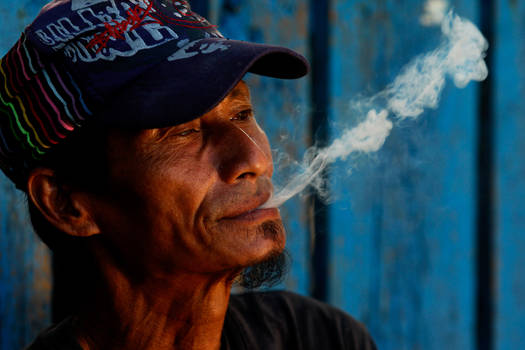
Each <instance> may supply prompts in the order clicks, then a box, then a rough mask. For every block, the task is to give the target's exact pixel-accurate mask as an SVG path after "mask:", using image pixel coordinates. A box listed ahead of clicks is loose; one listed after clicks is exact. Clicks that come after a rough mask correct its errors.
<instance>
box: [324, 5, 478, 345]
mask: <svg viewBox="0 0 525 350" xmlns="http://www.w3.org/2000/svg"><path fill="white" fill-rule="evenodd" d="M452 5H453V7H454V8H455V9H456V11H457V13H458V14H460V15H461V16H464V17H467V18H470V19H474V20H476V15H477V10H478V9H477V2H476V1H470V0H462V1H453V2H452ZM422 13H423V2H422V1H410V0H405V1H384V0H381V1H380V0H375V1H363V0H352V1H343V0H340V1H335V0H334V2H333V7H332V14H331V19H332V21H333V23H332V26H331V30H332V38H331V40H332V51H331V56H332V59H331V80H332V83H331V91H332V107H333V110H332V113H331V115H330V119H331V122H332V123H333V125H334V126H335V127H334V128H332V133H333V134H337V133H339V132H341V131H342V129H343V127H344V126H347V125H355V123H356V122H357V121H358V120H359V117H362V116H356V115H352V114H349V112H348V111H349V110H348V103H349V100H350V99H351V98H353V97H355V96H356V95H357V94H358V93H364V94H368V93H372V92H377V91H379V90H381V89H382V88H384V87H385V85H386V84H388V83H389V82H391V81H392V80H393V78H394V77H395V75H396V74H397V73H399V70H400V68H401V67H402V66H403V65H404V64H406V63H408V61H409V60H410V59H411V58H413V57H414V56H415V55H416V54H419V53H423V52H425V51H427V50H428V49H431V48H433V47H436V46H437V44H438V43H439V40H438V38H439V35H440V31H439V29H438V28H429V27H422V26H421V25H420V23H419V19H420V17H421V14H422ZM476 122H477V86H475V85H472V84H471V85H470V86H469V87H468V88H466V89H464V90H458V89H456V88H455V87H452V86H450V82H449V85H448V87H447V88H446V89H445V91H444V94H443V96H442V100H441V103H440V106H439V108H437V109H436V110H432V111H428V112H426V113H425V114H424V115H423V116H422V117H421V118H420V119H418V120H416V121H412V120H408V121H404V122H402V123H399V124H398V125H396V127H395V128H394V130H393V132H392V134H391V135H390V137H389V138H388V139H387V142H386V144H385V146H384V148H383V149H382V150H381V151H379V152H378V153H377V154H375V155H372V156H370V157H360V158H358V159H357V160H354V161H353V164H354V167H353V168H352V169H349V168H348V167H349V165H348V163H346V164H338V165H336V166H335V167H334V168H333V169H332V171H331V174H332V181H333V185H332V190H333V193H335V198H334V202H333V203H332V204H331V206H330V214H329V217H330V227H331V234H332V239H331V245H330V247H331V276H330V280H331V281H332V282H331V283H332V284H331V285H330V291H331V292H330V301H331V302H332V303H334V304H335V305H338V306H340V307H342V308H343V309H345V310H347V311H348V312H350V313H351V314H352V315H354V316H355V317H356V318H358V319H360V320H361V321H363V322H364V323H365V324H366V325H367V326H368V328H369V329H370V331H371V334H372V336H373V337H374V339H375V340H376V342H377V344H378V347H379V348H380V349H443V348H446V349H471V348H473V346H474V339H475V338H474V337H475V335H474V315H475V310H474V302H473V298H474V296H475V290H474V286H475V261H474V259H475V256H474V253H475V251H474V243H475V219H476V216H475V214H476V206H475V198H476V187H475V180H476V133H477V129H476V125H477V124H476ZM349 170H352V174H351V175H350V174H349Z"/></svg>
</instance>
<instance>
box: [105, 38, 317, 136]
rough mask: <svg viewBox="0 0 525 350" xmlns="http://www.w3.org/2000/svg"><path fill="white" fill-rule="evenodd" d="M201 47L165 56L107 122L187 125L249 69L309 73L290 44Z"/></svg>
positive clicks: (123, 95)
mask: <svg viewBox="0 0 525 350" xmlns="http://www.w3.org/2000/svg"><path fill="white" fill-rule="evenodd" d="M193 45H195V44H193ZM197 45H198V47H200V48H201V50H200V53H198V54H194V55H193V56H191V57H186V58H181V56H184V52H183V55H179V56H173V57H175V60H173V61H169V60H168V59H164V60H162V62H160V63H159V64H157V65H156V66H154V67H153V68H152V69H150V70H148V71H146V72H145V73H142V74H141V75H140V76H139V77H138V78H137V79H136V80H134V81H133V83H131V84H130V85H129V86H127V87H126V88H125V89H122V90H120V91H121V92H119V94H118V95H116V96H114V98H113V100H112V101H111V106H109V108H108V109H107V110H106V112H107V113H103V115H102V120H101V121H102V122H103V123H104V124H106V125H111V126H118V127H124V128H140V129H151V128H162V127H167V126H171V125H177V124H182V123H185V122H188V121H190V120H192V119H195V118H198V117H200V116H202V115H203V114H205V113H206V112H208V111H210V110H211V109H213V108H214V107H215V106H216V105H217V104H219V102H220V101H222V100H223V99H224V97H226V95H227V94H228V93H229V92H230V90H231V89H233V88H234V87H235V86H236V85H237V83H238V82H239V81H240V80H241V79H242V78H243V76H244V75H245V74H246V73H247V72H252V73H255V74H259V75H265V76H269V77H275V78H281V79H295V78H300V77H302V76H304V75H306V74H307V73H308V71H309V66H308V62H307V60H306V59H305V58H304V57H303V56H301V55H300V54H298V53H296V52H295V51H292V50H290V49H287V48H284V47H279V46H272V45H263V44H255V43H250V42H244V41H235V40H224V39H216V38H210V39H202V40H200V41H198V43H197ZM211 45H215V46H213V48H214V50H210V52H208V53H206V52H205V50H202V48H208V49H209V48H211V47H212V46H211ZM217 46H220V47H223V48H225V47H226V49H224V50H223V49H220V48H217ZM188 52H189V53H190V54H191V52H190V51H188ZM173 57H172V58H173Z"/></svg>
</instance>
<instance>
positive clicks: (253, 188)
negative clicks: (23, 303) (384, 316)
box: [0, 0, 375, 350]
mask: <svg viewBox="0 0 525 350" xmlns="http://www.w3.org/2000/svg"><path fill="white" fill-rule="evenodd" d="M307 69H308V68H307V63H306V61H305V59H304V58H303V57H302V56H300V55H299V54H297V53H295V52H293V51H291V50H288V49H285V48H280V47H274V46H268V45H257V44H253V43H246V42H238V41H232V40H226V39H224V38H223V37H222V35H221V34H220V33H219V32H218V31H217V29H216V28H215V26H213V25H211V24H210V23H209V22H208V21H206V20H205V19H204V18H202V17H200V16H199V15H197V14H196V13H194V12H192V11H191V9H190V7H189V5H188V4H187V3H186V2H185V1H171V0H157V1H153V0H151V1H146V0H142V1H138V0H135V1H131V0H130V1H115V0H112V1H106V0H91V1H68V0H60V1H59V0H56V1H53V2H51V3H49V4H48V5H47V6H45V7H44V8H43V9H42V11H41V12H40V14H39V16H38V17H37V18H36V19H35V21H34V22H33V23H32V24H31V25H30V26H29V27H28V28H26V30H25V31H24V33H23V34H22V37H21V39H20V40H19V41H18V42H17V43H16V45H15V46H14V47H13V49H12V50H10V52H9V53H8V54H7V55H6V56H5V57H4V58H3V59H2V61H1V62H0V98H1V100H0V106H1V108H2V118H1V120H0V164H1V167H2V170H3V171H4V172H5V174H6V175H7V176H8V177H9V178H10V179H11V180H13V182H14V183H15V184H16V185H17V187H18V188H20V189H22V190H23V191H25V192H26V193H27V195H28V202H29V209H30V213H31V218H32V222H33V225H34V227H35V231H36V232H37V233H38V234H39V235H40V237H41V238H42V239H43V240H44V242H46V243H47V244H48V245H49V246H50V248H51V249H52V250H53V252H54V254H55V255H56V256H57V257H58V258H59V259H58V261H60V264H64V265H68V266H71V267H72V270H73V271H74V274H73V275H71V276H70V277H71V278H73V279H72V280H71V283H72V284H77V286H76V289H71V290H70V291H69V293H70V294H73V293H74V295H73V296H71V295H69V297H70V298H73V299H76V300H78V302H77V303H76V305H74V306H72V307H71V309H70V310H69V311H70V313H71V315H70V317H67V318H66V319H65V320H64V321H63V322H61V323H60V324H58V325H56V326H54V327H51V328H50V329H48V330H46V331H45V332H44V333H42V334H41V335H40V336H39V337H38V338H37V339H36V340H35V342H34V343H33V344H32V345H31V346H30V349H160V350H162V349H339V348H341V349H373V348H375V346H374V344H373V341H372V340H371V339H370V337H369V335H368V333H367V332H366V330H365V329H364V328H363V326H362V325H360V324H359V323H358V322H356V321H355V320H353V319H352V318H351V317H350V316H348V315H346V314H344V313H343V312H341V311H338V310H336V309H334V308H331V307H329V306H327V305H324V304H321V303H319V302H316V301H313V300H310V299H308V298H304V297H300V296H297V295H295V294H292V293H285V292H266V293H247V294H244V295H239V296H233V295H232V296H230V291H231V288H232V285H233V284H234V283H235V282H236V281H237V282H238V283H241V284H243V285H245V286H248V287H256V286H259V285H261V284H263V283H270V282H272V281H275V280H276V279H278V278H279V277H280V273H281V272H282V264H283V262H284V260H285V255H284V254H283V250H284V246H285V232H284V229H283V225H282V222H281V218H280V215H279V211H278V209H277V208H271V209H260V206H261V205H262V204H264V203H265V202H266V201H267V200H268V199H269V197H270V196H271V193H272V185H271V176H272V172H273V168H272V159H271V153H270V147H269V144H268V140H267V138H266V135H265V134H264V132H263V131H262V130H261V129H260V128H259V126H258V125H257V122H256V120H255V117H254V114H253V108H252V105H251V103H250V95H249V88H248V86H247V85H246V84H245V83H244V82H243V81H242V80H241V79H242V77H243V76H244V75H245V73H246V72H248V71H250V72H253V73H256V74H264V75H269V76H273V77H276V78H299V77H301V76H303V75H305V74H306V72H307Z"/></svg>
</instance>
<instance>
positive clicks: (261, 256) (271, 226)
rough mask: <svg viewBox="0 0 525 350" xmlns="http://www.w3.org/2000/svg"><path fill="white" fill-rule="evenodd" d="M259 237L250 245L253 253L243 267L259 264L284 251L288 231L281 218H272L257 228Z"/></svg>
mask: <svg viewBox="0 0 525 350" xmlns="http://www.w3.org/2000/svg"><path fill="white" fill-rule="evenodd" d="M257 231H258V232H257V235H256V237H257V239H256V242H255V244H254V245H253V246H252V247H250V248H251V249H250V250H251V252H250V253H251V254H247V255H249V256H250V258H249V259H247V260H246V261H245V262H244V264H243V267H248V266H251V265H253V264H258V263H260V262H262V261H264V260H267V259H268V258H270V257H272V256H275V255H279V254H280V253H282V252H283V250H284V248H285V245H286V233H285V230H284V227H283V224H282V222H281V220H271V221H266V222H264V223H262V224H261V225H260V226H259V227H258V228H257Z"/></svg>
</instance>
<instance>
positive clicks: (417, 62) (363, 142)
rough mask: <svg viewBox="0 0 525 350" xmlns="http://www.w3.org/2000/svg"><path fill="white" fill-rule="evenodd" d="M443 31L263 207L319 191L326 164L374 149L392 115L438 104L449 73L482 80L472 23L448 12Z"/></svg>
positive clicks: (358, 107) (463, 81)
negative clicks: (431, 46)
mask: <svg viewBox="0 0 525 350" xmlns="http://www.w3.org/2000/svg"><path fill="white" fill-rule="evenodd" d="M441 31H442V33H443V39H442V42H441V44H440V45H439V46H438V47H437V48H436V49H435V50H433V51H431V52H428V53H426V54H423V55H420V56H417V57H416V58H415V59H414V60H412V61H411V62H410V63H409V64H407V65H406V66H405V67H404V68H403V69H402V71H401V73H400V74H399V75H398V76H397V78H396V79H395V80H394V81H393V82H392V83H391V84H390V85H388V86H387V87H386V88H385V89H384V90H383V91H381V92H379V93H377V94H376V95H374V96H372V97H368V98H362V99H359V100H356V101H354V102H353V103H352V110H354V111H358V112H361V113H362V114H363V116H365V117H364V120H363V121H362V122H360V123H359V124H358V125H357V126H355V127H354V128H351V129H347V130H345V131H344V132H343V133H342V135H341V136H340V137H339V138H337V139H336V140H334V141H333V142H332V144H331V145H329V146H327V147H325V148H317V147H311V148H309V149H308V150H307V151H306V154H305V156H304V158H303V160H302V162H301V163H300V164H299V167H298V171H297V173H295V174H293V175H292V176H291V177H290V179H289V180H288V182H287V183H286V184H285V185H284V186H283V187H282V188H280V189H278V191H277V192H276V193H275V194H274V196H273V197H272V198H270V200H269V201H268V202H267V203H266V204H264V205H263V208H273V207H279V206H281V205H282V204H283V203H284V202H286V201H287V200H288V199H290V198H291V197H293V196H295V195H296V194H298V193H299V192H301V191H303V190H304V189H305V188H306V187H307V186H309V185H310V186H312V187H313V188H315V189H316V190H318V191H320V192H322V190H323V184H324V182H323V178H322V174H323V170H324V169H325V168H326V166H328V165H329V164H331V163H333V162H335V161H337V160H345V159H346V158H347V157H348V156H350V155H352V154H357V153H370V152H376V151H378V150H379V149H380V148H381V147H382V146H383V144H384V143H385V140H386V138H387V137H388V135H389V134H390V131H391V130H392V128H393V126H394V122H395V121H396V120H400V119H406V118H417V117H418V116H419V115H421V113H423V112H424V110H425V109H426V108H436V107H437V105H438V102H439V97H440V95H441V92H442V90H443V87H444V86H445V82H446V78H447V77H450V78H451V79H452V80H453V81H454V84H455V85H456V86H457V87H459V88H463V87H465V86H466V85H467V84H468V83H469V82H470V81H471V80H475V81H482V80H484V79H485V78H486V77H487V74H488V70H487V66H486V65H485V61H484V60H483V59H484V57H485V51H486V50H487V48H488V43H487V41H486V40H485V38H484V37H483V35H482V34H481V33H480V31H479V30H478V29H477V28H476V26H475V25H474V24H472V23H471V22H470V21H468V20H466V19H463V18H461V17H459V16H457V15H455V14H454V13H453V12H452V11H450V12H449V13H448V14H447V15H446V16H445V17H444V18H443V21H442V22H441ZM393 121H394V122H393Z"/></svg>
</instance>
